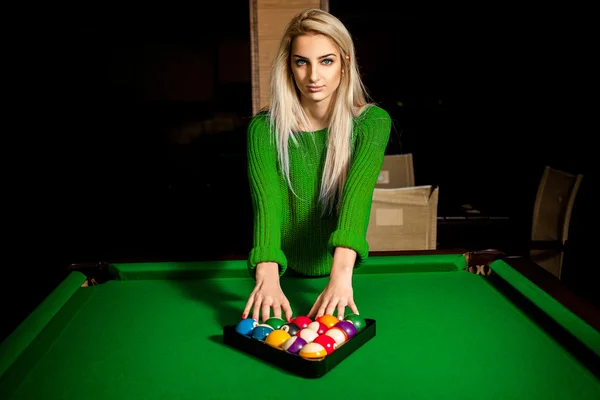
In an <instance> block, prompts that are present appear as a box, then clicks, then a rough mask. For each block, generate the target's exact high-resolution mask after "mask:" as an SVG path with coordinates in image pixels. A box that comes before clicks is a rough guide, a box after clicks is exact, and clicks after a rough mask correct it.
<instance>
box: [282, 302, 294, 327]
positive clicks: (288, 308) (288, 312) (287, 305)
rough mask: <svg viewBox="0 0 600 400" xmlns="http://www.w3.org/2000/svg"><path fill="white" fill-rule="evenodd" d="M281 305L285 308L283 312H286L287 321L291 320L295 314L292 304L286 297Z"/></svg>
mask: <svg viewBox="0 0 600 400" xmlns="http://www.w3.org/2000/svg"><path fill="white" fill-rule="evenodd" d="M281 307H282V308H283V312H284V313H285V320H286V321H287V322H290V321H291V320H292V316H293V314H294V313H293V312H292V307H291V306H290V302H289V301H288V300H287V299H286V300H285V301H284V302H283V304H282V305H281Z"/></svg>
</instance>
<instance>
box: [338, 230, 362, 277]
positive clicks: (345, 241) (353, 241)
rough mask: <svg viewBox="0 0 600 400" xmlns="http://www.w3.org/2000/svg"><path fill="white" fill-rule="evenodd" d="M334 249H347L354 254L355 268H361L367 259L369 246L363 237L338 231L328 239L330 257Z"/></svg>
mask: <svg viewBox="0 0 600 400" xmlns="http://www.w3.org/2000/svg"><path fill="white" fill-rule="evenodd" d="M336 247H347V248H349V249H352V250H354V251H355V252H356V262H355V264H354V267H355V268H358V267H360V266H362V265H363V264H364V262H365V261H366V260H367V258H369V244H368V243H367V239H366V238H365V237H364V236H363V235H359V234H356V233H354V232H350V231H345V230H340V229H338V230H337V231H335V232H333V233H332V234H331V237H330V238H329V243H328V250H329V254H331V256H332V257H333V254H334V253H335V248H336Z"/></svg>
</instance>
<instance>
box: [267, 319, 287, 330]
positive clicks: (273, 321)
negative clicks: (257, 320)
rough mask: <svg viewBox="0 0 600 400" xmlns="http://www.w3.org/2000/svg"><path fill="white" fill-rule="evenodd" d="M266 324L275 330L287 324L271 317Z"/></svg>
mask: <svg viewBox="0 0 600 400" xmlns="http://www.w3.org/2000/svg"><path fill="white" fill-rule="evenodd" d="M265 324H267V325H269V326H272V327H273V329H279V328H281V327H282V326H283V324H285V321H284V320H283V319H281V318H277V317H271V318H269V319H268V320H266V321H265Z"/></svg>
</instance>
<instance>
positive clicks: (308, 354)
mask: <svg viewBox="0 0 600 400" xmlns="http://www.w3.org/2000/svg"><path fill="white" fill-rule="evenodd" d="M298 355H299V356H300V357H302V358H304V359H307V360H318V359H321V358H324V357H325V356H326V355H327V350H325V347H323V346H322V345H320V344H319V343H315V342H312V343H307V344H306V345H305V346H304V347H302V349H301V350H300V352H299V353H298Z"/></svg>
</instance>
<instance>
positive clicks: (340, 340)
mask: <svg viewBox="0 0 600 400" xmlns="http://www.w3.org/2000/svg"><path fill="white" fill-rule="evenodd" d="M325 336H331V337H332V338H333V339H334V340H335V342H336V343H337V345H338V347H339V346H341V345H342V344H344V342H345V341H346V340H348V335H346V332H344V331H343V330H342V329H341V328H338V327H337V326H334V327H333V328H329V329H328V330H327V332H325Z"/></svg>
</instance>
